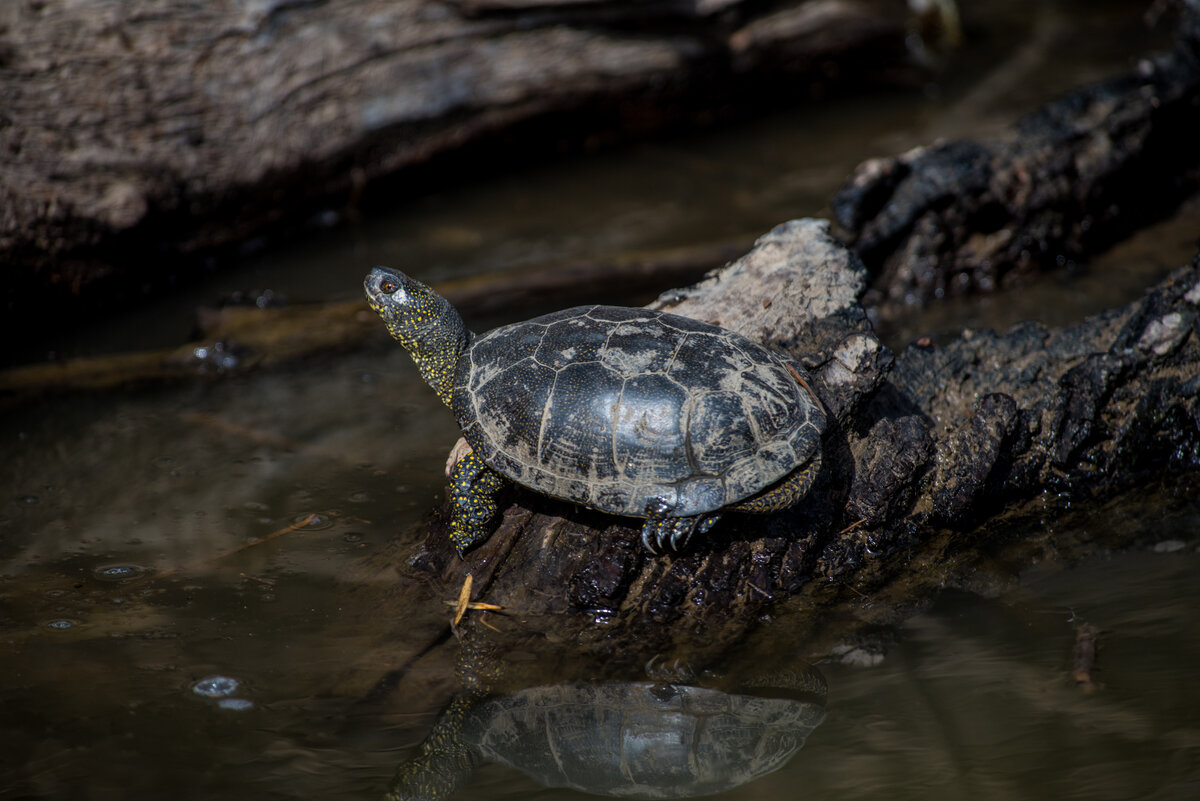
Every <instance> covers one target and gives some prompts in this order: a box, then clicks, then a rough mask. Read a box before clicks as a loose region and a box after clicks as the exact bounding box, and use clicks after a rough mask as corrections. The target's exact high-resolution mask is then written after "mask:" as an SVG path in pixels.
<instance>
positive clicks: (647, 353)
mask: <svg viewBox="0 0 1200 801" xmlns="http://www.w3.org/2000/svg"><path fill="white" fill-rule="evenodd" d="M789 365H792V368H793V369H795V370H797V371H799V367H798V366H795V365H794V364H793V363H792V362H791V361H790V360H789V359H788V358H787V357H786V356H784V355H783V354H780V353H776V352H774V351H771V350H768V349H767V348H764V347H763V346H761V345H758V344H756V343H754V342H751V341H750V340H748V339H746V338H745V337H742V336H740V335H738V334H735V333H733V332H732V331H727V330H725V329H723V328H718V327H716V326H713V325H708V324H707V323H702V322H699V321H697V320H692V319H689V318H687V317H681V316H679V315H674V314H666V313H664V312H658V311H652V310H649V309H631V308H621V307H613V306H580V307H577V308H573V309H566V310H563V311H560V312H555V313H553V314H548V315H545V316H543V317H537V318H534V319H532V320H527V321H525V322H521V323H516V324H513V325H509V326H504V327H501V328H497V329H495V330H493V331H490V332H488V333H486V334H483V335H480V336H477V337H475V338H474V340H473V341H472V343H471V346H470V348H469V349H468V351H467V353H466V354H464V356H463V357H462V358H461V359H460V360H459V363H458V368H457V373H456V378H455V387H454V391H453V393H452V406H453V410H454V414H455V417H457V418H458V422H459V425H460V426H461V427H462V431H463V436H464V437H466V439H467V442H469V443H470V445H471V447H472V448H473V449H474V450H475V451H476V452H477V453H479V454H480V456H481V457H482V458H483V459H484V461H485V462H487V464H488V465H490V466H491V467H492V468H493V469H495V470H497V471H498V472H500V473H501V474H503V475H505V476H507V477H508V478H510V479H512V480H513V481H515V482H517V483H519V484H522V485H524V486H527V487H530V488H532V489H534V490H537V491H538V492H542V493H544V494H546V495H551V496H554V497H557V498H565V499H567V500H570V501H575V502H577V503H581V504H584V505H586V506H589V507H592V508H594V509H599V510H601V511H604V512H609V513H611V514H619V515H629V516H634V517H647V516H667V517H684V516H691V515H697V514H702V513H705V512H710V511H713V510H716V509H719V508H721V507H724V506H728V505H730V504H733V503H737V502H738V501H740V500H743V499H745V498H747V497H749V496H751V495H753V494H755V493H756V492H758V491H760V490H762V489H763V488H765V487H767V486H769V485H770V484H772V483H774V482H775V481H777V480H779V479H781V478H783V477H784V476H786V475H787V474H789V473H791V472H792V471H793V470H794V469H795V468H797V467H798V466H800V465H802V464H804V463H806V462H807V461H808V460H809V459H810V458H811V457H812V455H813V454H814V453H815V452H816V449H817V448H818V446H819V444H820V435H821V431H822V429H823V428H824V425H825V415H824V413H823V412H822V411H821V409H820V407H819V406H818V405H817V404H816V402H815V401H814V400H813V399H812V397H811V396H810V395H809V394H808V392H807V391H806V390H805V389H804V388H803V387H801V386H800V385H799V383H798V382H797V380H796V378H795V376H794V375H793V374H792V372H791V371H790V370H789Z"/></svg>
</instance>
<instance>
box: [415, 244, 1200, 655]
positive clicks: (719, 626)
mask: <svg viewBox="0 0 1200 801" xmlns="http://www.w3.org/2000/svg"><path fill="white" fill-rule="evenodd" d="M866 282H867V274H866V271H865V269H864V268H863V267H862V265H861V263H860V262H859V261H858V259H857V258H856V257H855V256H854V255H853V254H852V253H850V252H849V251H847V250H845V249H844V247H843V246H842V245H840V244H839V243H837V242H836V241H835V240H833V239H832V238H831V237H830V236H829V233H828V226H827V224H826V223H823V222H818V221H811V220H809V221H795V222H792V223H788V224H785V225H782V226H780V227H779V228H777V229H775V230H774V231H772V232H771V233H770V234H768V235H766V236H764V237H763V238H762V239H760V240H759V242H758V243H757V245H756V246H755V248H754V249H753V250H752V251H751V252H750V253H749V254H747V255H746V256H745V257H743V258H742V259H740V260H739V261H737V262H735V263H733V264H732V265H730V266H728V267H727V268H725V269H723V270H720V271H718V272H716V273H714V274H713V275H712V276H711V277H710V278H708V279H707V280H705V281H704V282H702V283H700V284H697V285H696V286H694V287H691V288H689V289H686V290H680V291H676V292H672V293H668V295H665V296H664V297H663V298H661V299H660V300H659V302H658V303H657V304H655V305H656V306H658V307H660V308H664V309H667V310H670V311H673V312H677V313H682V314H686V315H688V316H690V317H695V318H697V319H702V320H706V321H708V322H713V323H716V324H719V325H723V326H726V327H729V328H732V329H734V330H737V331H739V332H740V333H742V334H744V335H746V336H749V337H751V338H752V339H756V340H759V341H762V342H766V343H768V344H770V345H772V346H774V347H778V348H782V349H784V350H788V351H790V352H791V353H792V354H793V355H794V356H795V357H796V358H798V359H800V360H801V361H802V362H803V363H804V364H805V365H806V367H808V368H809V370H810V372H811V373H812V375H813V379H814V382H813V388H814V390H815V391H816V393H817V394H818V395H819V396H820V398H821V400H822V401H823V403H824V404H825V405H826V408H827V409H828V411H829V413H830V425H829V428H828V430H827V431H826V434H825V437H824V454H825V464H824V467H823V468H822V471H821V475H820V476H819V478H818V481H817V484H816V486H815V487H814V488H813V490H812V492H811V493H810V495H809V496H808V497H807V498H806V499H805V500H804V501H803V502H802V503H801V504H800V505H799V506H797V507H795V508H794V509H792V510H789V511H786V512H781V513H778V514H775V515H772V516H770V517H768V518H765V519H764V518H758V517H754V516H749V515H746V516H737V515H729V516H727V517H726V518H725V519H723V521H722V523H721V525H720V526H718V528H717V529H715V530H714V531H713V532H711V533H710V534H709V535H708V536H707V537H706V538H704V540H703V541H702V542H698V543H695V544H694V545H693V547H692V548H691V549H690V550H689V551H688V552H687V553H683V554H679V555H674V556H672V555H665V556H657V557H656V556H651V555H649V554H647V553H646V552H645V551H644V549H643V548H642V547H641V544H640V540H639V532H638V529H637V528H636V527H635V526H634V525H633V522H632V521H629V520H624V519H621V518H614V517H610V516H606V515H603V514H599V513H595V512H591V511H588V510H584V509H580V508H576V507H572V506H571V505H570V504H566V503H562V502H558V501H553V500H550V499H547V498H544V497H541V496H538V495H534V494H532V493H529V492H526V491H523V490H518V491H517V492H516V494H515V499H514V502H513V503H512V504H511V505H510V506H509V507H508V508H507V509H506V510H505V512H504V514H503V519H502V521H501V522H500V525H499V528H498V530H497V531H496V532H495V534H493V536H492V537H491V538H490V539H489V540H488V541H487V542H486V543H485V544H484V545H482V546H481V547H479V548H478V549H476V550H474V551H472V552H469V553H468V554H467V556H466V558H465V559H460V558H459V557H458V556H457V555H456V554H455V553H454V551H453V549H452V548H451V546H450V544H449V540H448V537H447V533H446V530H445V525H444V518H440V519H439V520H437V521H435V522H434V524H433V525H432V527H431V530H430V532H429V534H428V536H427V538H426V539H425V541H424V542H423V543H422V544H421V545H420V547H419V548H418V549H417V550H416V551H414V552H413V553H411V554H409V555H408V556H407V557H406V559H407V565H408V567H407V568H405V569H404V571H403V572H404V573H405V574H406V575H407V576H408V578H409V579H410V580H409V581H406V582H402V583H401V585H399V586H397V588H395V590H394V592H395V593H396V594H397V595H396V596H395V599H399V598H401V597H403V598H404V601H403V603H405V604H411V603H416V602H418V599H419V598H423V597H427V594H428V593H431V592H432V594H433V595H434V597H436V598H439V599H445V598H450V597H453V596H454V594H455V593H456V592H457V588H458V587H459V586H461V585H462V584H463V582H464V580H465V579H466V577H467V575H468V574H470V575H471V576H472V577H473V588H474V589H473V593H474V597H476V598H482V599H483V600H486V601H488V602H490V603H493V604H498V605H500V606H502V607H504V608H505V609H507V610H510V611H511V612H512V613H514V614H518V615H520V616H522V617H523V618H525V619H526V620H532V619H537V618H539V617H543V618H544V619H548V620H556V621H557V622H555V624H554V627H555V628H560V627H561V626H562V623H561V619H560V616H561V615H563V614H564V613H567V612H572V611H573V612H582V613H584V614H583V615H582V616H577V617H578V618H579V619H580V620H583V621H586V620H602V621H606V622H611V623H619V624H620V625H612V626H590V627H589V626H587V625H584V624H583V623H579V624H578V626H579V630H578V632H576V634H574V635H573V636H574V637H578V638H579V639H580V640H581V641H582V642H583V643H584V646H583V647H584V648H585V649H587V648H596V649H611V648H612V647H613V642H614V640H613V638H614V637H617V638H619V639H620V641H621V642H626V641H627V642H629V643H637V644H638V647H639V648H641V649H644V651H643V652H645V651H649V652H651V653H662V652H670V651H671V649H672V648H675V647H680V646H686V647H687V649H688V652H689V653H690V654H692V655H693V658H694V657H695V655H696V654H697V653H699V654H709V655H715V654H719V653H721V652H722V651H723V650H724V649H725V648H727V647H728V646H729V645H730V644H732V643H734V642H736V641H737V640H738V639H739V638H740V637H742V636H744V635H745V633H746V631H747V630H748V628H749V627H750V626H752V625H753V624H754V621H755V620H757V618H758V616H759V615H760V614H761V613H762V611H763V610H764V609H765V608H766V607H767V606H768V605H769V604H770V603H772V602H774V601H778V600H781V599H784V598H787V597H790V596H793V595H795V594H796V593H799V592H810V591H813V588H811V587H807V586H806V585H808V584H809V582H811V581H812V580H813V579H814V578H819V577H821V578H826V579H838V580H839V581H842V582H845V581H850V580H851V579H856V580H857V577H859V576H861V575H875V576H876V578H878V577H879V576H880V575H881V574H882V575H884V576H886V577H887V578H888V579H891V578H894V577H895V575H897V574H898V573H899V572H901V571H902V570H903V565H904V563H905V561H904V559H900V560H898V561H897V560H889V559H886V558H885V557H889V556H892V555H896V554H899V553H900V552H905V553H909V554H913V553H916V552H918V551H919V550H920V549H921V547H922V546H923V545H924V544H926V543H928V542H930V541H933V540H935V539H940V540H941V541H942V542H943V544H942V546H939V547H945V548H949V549H950V550H954V548H955V545H954V543H955V540H956V537H960V538H963V539H962V540H961V541H960V542H959V544H958V546H957V547H959V548H960V549H966V548H967V543H969V542H970V541H971V538H970V537H971V535H970V532H972V531H975V530H977V528H978V526H979V525H981V524H982V523H985V522H986V521H988V520H989V519H990V518H991V517H992V516H993V515H995V514H996V513H998V512H1000V511H1001V510H1004V509H1011V508H1013V507H1016V506H1019V505H1020V504H1021V503H1022V502H1024V501H1028V500H1031V499H1033V498H1035V497H1038V496H1040V495H1041V494H1043V493H1053V494H1059V493H1064V492H1065V493H1069V494H1070V496H1071V497H1072V498H1073V499H1075V500H1076V501H1078V500H1079V499H1084V498H1088V497H1094V496H1095V495H1096V494H1097V493H1106V492H1109V491H1111V490H1112V489H1114V488H1115V487H1120V486H1130V485H1132V483H1133V482H1135V481H1137V480H1138V478H1139V477H1144V476H1145V475H1147V474H1157V473H1161V471H1163V470H1169V469H1172V468H1177V469H1194V468H1195V467H1196V466H1197V465H1200V400H1198V398H1200V259H1198V260H1197V261H1196V262H1194V263H1193V264H1192V265H1191V266H1188V267H1184V268H1181V269H1179V270H1178V271H1176V272H1175V273H1174V274H1172V275H1171V277H1170V278H1169V279H1168V280H1167V281H1165V282H1163V283H1162V284H1161V285H1159V286H1157V287H1155V288H1153V289H1152V290H1150V291H1149V292H1148V293H1147V295H1146V296H1145V297H1144V298H1143V299H1141V300H1139V301H1137V302H1135V303H1132V304H1130V305H1129V306H1127V307H1125V308H1123V309H1119V310H1115V311H1113V312H1111V313H1108V314H1102V315H1098V316H1096V317H1093V318H1090V319H1088V320H1086V321H1084V322H1082V323H1081V324H1080V325H1078V326H1075V327H1072V328H1069V329H1062V330H1048V329H1045V328H1043V327H1041V326H1039V325H1036V324H1027V325H1022V326H1018V327H1017V328H1014V329H1013V330H1011V331H1009V332H1007V333H1003V334H998V333H994V332H974V333H972V332H967V333H965V334H964V335H963V336H962V337H961V338H959V339H958V340H955V341H953V342H950V343H948V344H946V345H944V346H932V345H928V346H924V345H919V346H914V347H911V348H909V349H907V350H906V351H905V352H904V353H902V354H900V355H899V356H893V355H892V354H891V353H890V352H889V351H888V350H887V348H886V347H884V346H883V345H882V344H881V343H880V342H879V340H878V339H877V338H876V337H875V335H874V334H873V332H872V331H871V327H870V325H869V323H868V322H867V317H866V313H865V311H864V309H863V307H862V306H861V304H860V301H859V299H860V297H861V296H862V294H863V293H864V291H865V289H866ZM431 587H432V588H433V589H430V588H431ZM815 591H816V592H818V593H820V592H821V590H820V589H816V590H815ZM397 602H399V601H397Z"/></svg>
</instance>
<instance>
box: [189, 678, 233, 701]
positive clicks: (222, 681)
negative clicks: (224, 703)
mask: <svg viewBox="0 0 1200 801" xmlns="http://www.w3.org/2000/svg"><path fill="white" fill-rule="evenodd" d="M240 686H241V682H239V681H238V680H237V679H235V678H233V677H231V676H208V677H206V678H203V679H200V680H199V681H197V682H196V683H194V684H193V685H192V692H194V693H195V694H196V695H203V696H204V697H205V698H227V697H228V696H230V695H233V694H234V693H235V692H237V690H238V687H240Z"/></svg>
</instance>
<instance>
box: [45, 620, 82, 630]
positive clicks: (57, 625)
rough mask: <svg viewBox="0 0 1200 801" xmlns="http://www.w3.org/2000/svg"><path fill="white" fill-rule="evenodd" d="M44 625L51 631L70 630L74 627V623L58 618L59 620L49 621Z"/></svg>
mask: <svg viewBox="0 0 1200 801" xmlns="http://www.w3.org/2000/svg"><path fill="white" fill-rule="evenodd" d="M46 625H47V626H48V627H49V628H52V629H70V628H74V627H75V621H74V620H67V619H66V618H60V619H59V620H51V621H50V622H49V623H47V624H46Z"/></svg>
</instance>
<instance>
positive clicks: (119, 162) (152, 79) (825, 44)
mask: <svg viewBox="0 0 1200 801" xmlns="http://www.w3.org/2000/svg"><path fill="white" fill-rule="evenodd" d="M802 7H804V8H808V9H809V11H808V13H807V15H806V16H804V18H803V19H802V20H800V21H799V22H795V23H794V24H792V25H790V26H789V27H788V28H787V29H786V30H787V31H788V34H787V35H785V36H780V35H778V34H772V35H767V33H768V32H769V31H765V30H764V29H763V27H762V26H761V25H759V26H755V25H754V24H753V23H754V22H755V20H756V19H758V18H759V15H761V14H762V13H763V12H762V9H761V4H757V3H748V2H741V1H740V0H729V1H728V2H703V1H698V2H694V3H687V2H685V3H677V2H655V1H653V0H651V1H648V2H639V3H591V2H584V3H579V2H573V3H572V2H537V3H489V2H446V3H435V2H426V1H425V0H366V1H365V2H356V3H325V2H317V3H296V2H285V1H283V0H279V1H277V2H271V1H270V0H268V1H267V2H258V3H249V4H247V3H240V2H228V1H227V2H215V3H203V4H195V3H181V2H177V0H153V1H152V2H146V0H136V1H135V0H106V1H105V2H96V3H68V2H63V1H62V0H47V1H46V2H36V3H5V4H3V6H2V7H0V96H2V97H3V98H4V102H3V104H2V105H3V108H0V151H2V152H3V153H5V162H6V163H5V169H4V170H0V263H2V264H4V265H5V269H4V270H3V271H2V272H0V296H2V298H3V304H4V306H3V308H4V309H5V314H4V323H5V324H6V325H12V326H13V329H14V330H16V328H17V327H19V326H24V327H25V330H24V331H23V333H24V335H26V336H27V335H28V333H29V328H28V326H29V325H30V324H37V323H40V322H43V319H42V318H43V315H42V314H41V312H43V311H45V310H48V309H53V310H54V314H53V316H52V319H53V320H54V323H53V324H54V325H55V326H61V325H63V324H65V323H66V322H68V321H69V319H70V317H71V316H72V315H74V314H76V313H78V312H80V310H82V309H84V308H85V307H86V306H85V304H82V303H80V302H79V300H80V297H81V296H88V297H91V298H96V299H99V298H103V300H104V301H105V305H106V307H107V308H113V307H114V306H115V305H119V301H120V299H121V297H122V296H127V297H129V298H136V297H140V296H143V295H144V294H145V293H146V292H147V291H152V289H153V288H154V287H155V286H163V285H166V284H168V283H169V282H171V281H172V280H175V279H177V278H178V277H179V276H181V275H186V274H187V273H189V272H192V271H196V270H199V269H201V268H202V267H203V266H204V264H205V261H206V260H210V259H212V258H214V257H219V256H220V255H222V254H223V253H224V252H226V251H228V250H231V249H236V248H237V247H240V246H242V245H243V244H244V243H246V242H248V241H253V240H254V239H255V238H258V237H264V236H269V235H272V234H275V235H278V234H280V233H286V232H287V231H291V230H295V229H296V228H298V227H303V226H304V225H305V224H306V221H309V222H308V223H307V224H314V225H315V224H322V225H323V224H328V222H329V221H330V219H337V218H338V217H339V216H340V215H342V214H343V213H345V212H347V211H349V212H353V211H354V210H355V209H356V208H357V206H358V205H359V204H360V202H362V201H363V198H364V193H368V194H367V195H366V196H367V197H368V198H369V196H370V195H369V190H370V188H371V186H372V185H373V182H374V181H376V179H380V178H382V177H384V176H390V175H394V174H396V173H397V171H399V170H401V169H403V168H411V167H414V166H416V165H421V164H423V163H426V162H428V161H429V160H430V159H432V158H434V157H435V156H437V155H439V154H444V153H447V152H450V151H454V150H458V149H461V148H462V147H463V146H464V145H466V144H467V143H472V142H480V141H483V140H490V141H492V142H493V143H494V145H495V151H497V152H496V153H493V155H494V156H502V158H492V159H486V158H481V159H479V160H478V162H479V163H476V164H475V166H466V167H465V169H464V170H460V173H461V172H463V171H465V172H471V171H475V170H477V169H482V167H480V163H483V164H486V163H488V162H489V161H490V162H497V161H505V162H508V161H511V160H512V158H513V157H514V155H515V154H517V153H520V152H522V150H523V149H526V150H528V149H530V148H538V147H545V146H546V145H547V143H550V142H553V141H555V139H556V137H558V136H560V135H562V136H567V134H568V133H570V132H571V131H573V132H574V133H573V136H574V137H575V138H576V139H580V140H582V139H583V138H584V137H588V136H596V135H610V134H614V133H618V132H624V134H625V135H634V134H636V133H637V132H638V131H645V130H647V129H651V128H656V127H661V126H663V125H665V124H668V123H670V122H672V121H683V120H686V119H690V118H691V115H692V114H693V113H699V112H704V113H707V114H710V115H711V113H712V110H713V109H714V108H719V107H721V106H722V104H725V103H727V102H728V101H729V100H730V99H731V98H739V97H745V96H746V95H747V94H748V92H747V89H748V88H753V87H754V86H756V85H757V84H760V83H762V82H763V76H764V75H765V74H767V73H769V74H772V75H776V76H782V75H784V74H785V73H786V74H787V75H789V76H791V77H792V78H794V77H796V76H798V75H799V76H802V75H803V73H804V71H805V70H812V69H814V68H819V67H824V65H827V64H835V63H843V62H844V67H843V68H842V69H841V70H840V71H839V73H838V74H839V75H840V76H841V77H842V78H845V77H847V76H849V75H852V74H860V73H859V72H858V71H857V70H856V69H855V68H857V67H859V66H866V65H871V66H872V67H873V68H875V67H878V66H879V65H880V64H881V63H891V64H899V65H900V66H902V67H903V66H906V65H911V63H912V61H911V56H910V55H909V54H908V51H907V49H906V48H905V46H904V39H905V36H906V35H907V26H906V20H905V14H906V12H905V10H904V6H903V4H902V3H896V2H889V0H854V2H850V0H822V2H816V3H807V4H804V5H803V6H802ZM818 12H819V13H818ZM774 13H781V12H778V11H776V12H774ZM768 27H770V26H768ZM864 53H865V54H868V55H864ZM760 56H761V58H760ZM828 72H829V71H828V70H824V72H822V71H821V70H820V69H818V70H817V71H816V73H815V74H814V75H813V76H812V80H813V81H818V82H820V81H828V80H829V78H828V77H827V76H825V73H828ZM780 80H782V78H781V79H780ZM768 83H770V82H768ZM772 85H773V86H775V89H776V90H777V89H778V88H779V87H778V86H777V85H775V84H772ZM806 85H807V83H806V82H805V81H793V83H792V86H793V87H794V89H793V92H796V91H802V89H798V88H795V87H804V86H806ZM785 94H786V93H780V92H778V91H777V92H776V95H775V96H774V100H775V102H778V100H779V98H780V97H781V96H784V95H785ZM535 120H536V121H540V123H539V125H538V126H537V131H535V130H533V128H532V127H526V128H524V129H517V128H515V126H518V124H520V123H530V125H531V126H532V122H531V121H535ZM555 120H557V122H554V121H555ZM539 131H540V133H539ZM502 132H507V133H506V136H507V137H508V138H507V139H505V140H504V141H501V140H500V139H498V137H499V136H500V134H501V133H502ZM426 178H427V179H428V176H426ZM437 180H438V181H439V182H444V181H445V180H446V177H445V175H441V176H440V177H439V178H438V179H437ZM420 181H421V179H420V177H419V176H418V175H415V174H413V173H412V172H406V173H405V186H411V185H413V184H414V183H415V184H418V185H419V184H420ZM396 190H397V186H396V185H395V184H392V185H391V186H389V187H387V188H386V190H381V191H383V192H384V193H385V194H389V195H391V194H394V193H395V191H396ZM18 315H19V317H18ZM43 324H44V323H43Z"/></svg>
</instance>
